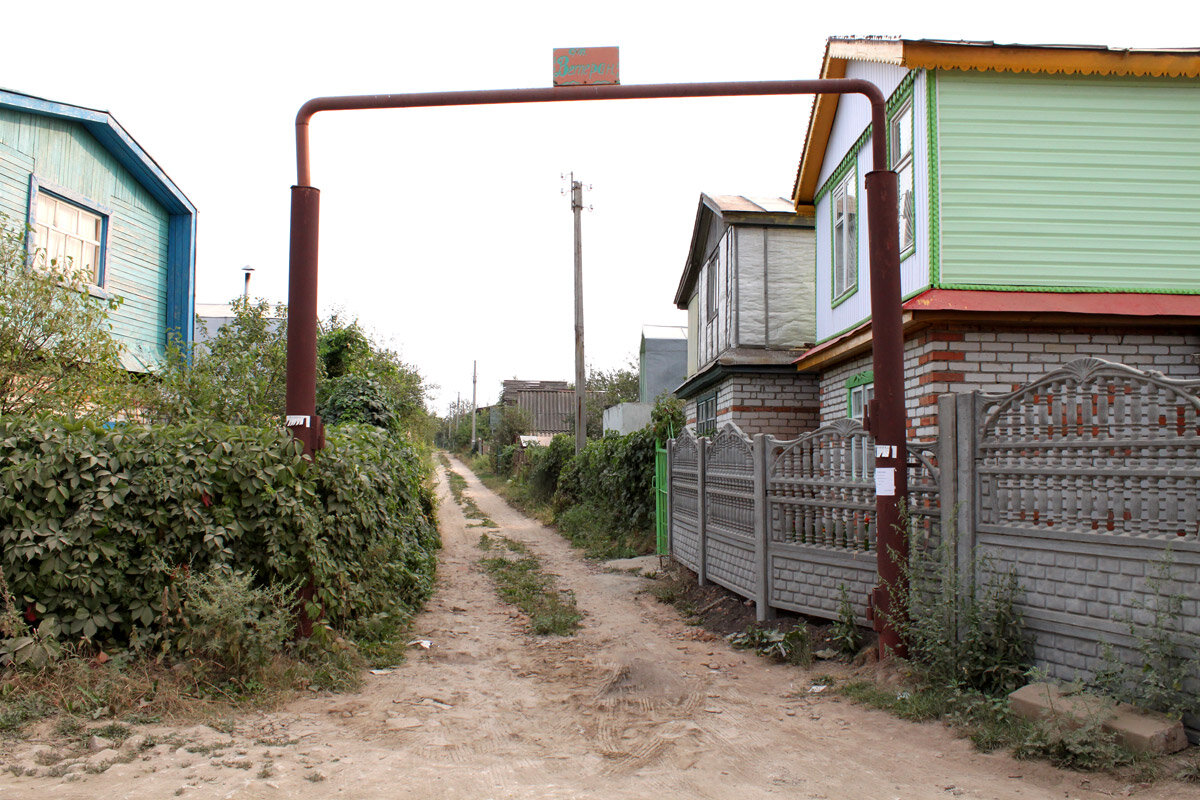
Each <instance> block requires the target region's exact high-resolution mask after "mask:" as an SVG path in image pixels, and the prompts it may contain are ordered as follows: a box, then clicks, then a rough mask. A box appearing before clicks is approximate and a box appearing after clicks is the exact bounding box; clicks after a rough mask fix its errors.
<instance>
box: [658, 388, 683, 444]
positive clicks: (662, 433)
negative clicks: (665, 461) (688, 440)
mask: <svg viewBox="0 0 1200 800" xmlns="http://www.w3.org/2000/svg"><path fill="white" fill-rule="evenodd" d="M683 406H684V403H683V401H682V400H680V399H679V398H678V397H675V396H674V395H671V394H668V393H667V392H663V393H662V394H660V395H659V396H658V397H656V398H654V408H653V409H651V410H650V425H651V427H653V428H654V438H655V439H657V440H658V441H660V442H666V441H667V440H668V439H673V438H675V436H676V435H678V434H679V432H680V431H682V430H683V426H684V424H685V423H686V421H687V419H686V417H685V416H684V413H683Z"/></svg>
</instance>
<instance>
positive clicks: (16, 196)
mask: <svg viewBox="0 0 1200 800" xmlns="http://www.w3.org/2000/svg"><path fill="white" fill-rule="evenodd" d="M31 172H33V159H32V158H30V157H29V156H28V155H26V154H25V153H22V152H21V151H19V150H14V149H13V148H11V147H8V146H7V145H5V144H4V143H3V142H0V214H3V215H4V216H5V217H7V218H8V220H7V222H8V225H10V226H14V227H16V228H18V229H19V228H21V227H22V226H23V225H24V224H25V216H26V214H27V213H28V211H29V174H30V173H31Z"/></svg>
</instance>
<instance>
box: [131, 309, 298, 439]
mask: <svg viewBox="0 0 1200 800" xmlns="http://www.w3.org/2000/svg"><path fill="white" fill-rule="evenodd" d="M232 305H233V319H232V320H230V321H229V322H227V323H225V324H224V325H222V326H221V329H220V330H218V331H216V335H215V336H213V338H211V339H209V340H208V341H207V342H205V343H204V344H202V345H194V346H192V347H184V346H182V345H181V344H180V343H179V342H175V343H173V344H172V345H171V346H170V347H168V348H167V358H166V362H165V363H164V364H163V365H162V366H161V368H160V369H159V370H158V373H157V375H156V376H155V377H156V380H155V381H154V382H153V383H150V384H148V388H149V389H150V391H149V392H148V397H147V399H146V413H147V416H148V418H149V419H150V420H152V421H153V422H156V423H166V424H183V423H187V422H194V421H198V420H209V421H215V422H220V423H222V424H225V425H261V426H277V425H279V424H280V422H281V421H282V419H283V406H284V395H285V393H286V370H285V367H286V364H287V325H286V324H285V323H286V320H287V306H284V305H277V306H275V307H274V308H272V307H271V305H270V304H269V303H268V302H267V301H266V300H258V301H250V300H247V299H244V298H238V299H237V300H235V301H234V302H233V304H232ZM197 324H199V323H197Z"/></svg>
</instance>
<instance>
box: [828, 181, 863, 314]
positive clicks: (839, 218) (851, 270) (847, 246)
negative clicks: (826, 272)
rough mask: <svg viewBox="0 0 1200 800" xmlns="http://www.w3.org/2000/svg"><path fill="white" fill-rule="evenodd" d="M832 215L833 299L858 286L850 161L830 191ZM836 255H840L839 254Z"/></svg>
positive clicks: (855, 213)
mask: <svg viewBox="0 0 1200 800" xmlns="http://www.w3.org/2000/svg"><path fill="white" fill-rule="evenodd" d="M829 200H830V204H831V206H832V207H831V214H832V218H833V225H832V228H831V230H832V232H833V233H832V239H831V241H830V243H829V260H830V264H831V265H832V273H833V278H832V280H833V300H834V301H835V302H836V301H838V300H841V299H842V298H844V297H848V296H849V295H851V294H853V293H854V292H855V291H856V290H857V289H858V169H857V165H854V166H852V167H851V168H850V170H849V171H847V173H846V175H845V176H843V178H842V179H841V180H840V181H838V185H837V186H835V187H834V189H833V191H832V192H830V195H829ZM839 255H840V256H841V257H840V258H839Z"/></svg>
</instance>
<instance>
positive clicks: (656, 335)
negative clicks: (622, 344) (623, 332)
mask: <svg viewBox="0 0 1200 800" xmlns="http://www.w3.org/2000/svg"><path fill="white" fill-rule="evenodd" d="M642 338H643V339H687V326H686V325H643V326H642Z"/></svg>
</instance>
